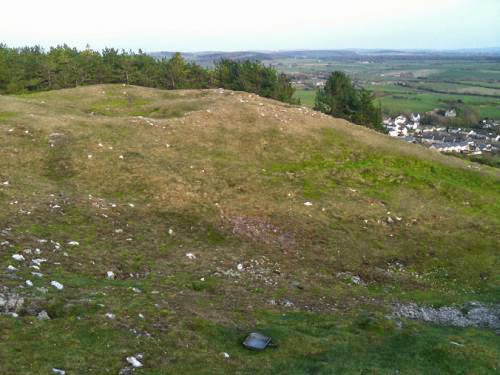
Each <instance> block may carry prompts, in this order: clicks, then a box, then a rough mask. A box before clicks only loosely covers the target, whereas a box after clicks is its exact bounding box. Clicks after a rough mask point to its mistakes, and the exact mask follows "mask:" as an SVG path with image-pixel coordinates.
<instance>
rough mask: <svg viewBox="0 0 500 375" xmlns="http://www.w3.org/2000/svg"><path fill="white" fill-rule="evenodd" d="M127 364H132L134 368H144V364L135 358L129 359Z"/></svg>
mask: <svg viewBox="0 0 500 375" xmlns="http://www.w3.org/2000/svg"><path fill="white" fill-rule="evenodd" d="M127 362H128V363H130V364H131V365H132V366H133V367H135V368H137V367H142V363H141V362H139V361H138V360H137V358H135V357H134V356H130V357H127Z"/></svg>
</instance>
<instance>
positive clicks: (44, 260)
mask: <svg viewBox="0 0 500 375" xmlns="http://www.w3.org/2000/svg"><path fill="white" fill-rule="evenodd" d="M31 261H32V262H33V263H35V264H36V265H37V266H40V265H41V264H42V263H45V262H46V261H47V259H44V258H38V259H32V260H31Z"/></svg>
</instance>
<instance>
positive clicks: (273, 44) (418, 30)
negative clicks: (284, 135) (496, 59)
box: [0, 0, 500, 51]
mask: <svg viewBox="0 0 500 375" xmlns="http://www.w3.org/2000/svg"><path fill="white" fill-rule="evenodd" d="M1 11H2V12H1V14H0V41H1V42H4V43H7V44H9V45H26V44H28V45H32V44H42V45H44V46H48V45H54V44H61V43H64V42H65V43H68V44H70V45H74V46H77V47H79V48H82V47H84V46H85V44H87V43H89V44H91V46H93V47H95V48H102V47H104V46H116V47H120V48H132V49H137V48H140V47H142V48H143V49H145V50H183V51H188V50H242V49H291V48H309V49H311V48H348V47H363V48H368V47H372V48H375V47H385V48H403V47H406V48H446V47H448V48H460V47H476V46H490V45H495V44H498V43H497V39H498V35H500V26H499V25H500V0H418V1H404V0H377V1H374V0H350V1H345V0H343V1H334V0H328V1H327V0H319V1H304V0H301V1H290V0H288V1H272V0H253V1H244V2H243V1H235V0H211V1H199V2H198V1H175V2H168V1H165V0H163V1H153V0H140V1H137V0H134V1H129V0H120V1H115V0H111V1H109V0H108V1H106V0H100V1H98V0H86V1H76V0H74V1H68V0H65V1H63V0H52V1H51V0H46V1H39V0H36V1H27V0H25V1H22V0H19V1H8V2H7V3H6V4H2V7H1Z"/></svg>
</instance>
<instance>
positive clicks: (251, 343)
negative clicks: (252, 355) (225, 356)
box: [243, 332, 271, 350]
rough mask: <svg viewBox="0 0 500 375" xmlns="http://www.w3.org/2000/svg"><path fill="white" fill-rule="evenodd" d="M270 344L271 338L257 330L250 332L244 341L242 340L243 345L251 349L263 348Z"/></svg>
mask: <svg viewBox="0 0 500 375" xmlns="http://www.w3.org/2000/svg"><path fill="white" fill-rule="evenodd" d="M270 344H271V338H270V337H269V336H266V335H263V334H262V333H259V332H252V333H250V334H249V335H248V336H247V338H246V339H245V341H243V346H244V347H245V348H247V349H251V350H264V349H266V348H267V347H268V346H269V345H270Z"/></svg>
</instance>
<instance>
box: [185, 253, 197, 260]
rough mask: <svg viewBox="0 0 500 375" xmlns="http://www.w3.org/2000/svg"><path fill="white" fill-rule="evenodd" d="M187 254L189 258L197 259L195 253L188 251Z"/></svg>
mask: <svg viewBox="0 0 500 375" xmlns="http://www.w3.org/2000/svg"><path fill="white" fill-rule="evenodd" d="M186 256H187V257H188V259H196V255H194V254H193V253H186Z"/></svg>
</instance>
